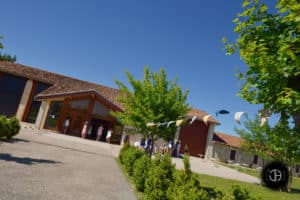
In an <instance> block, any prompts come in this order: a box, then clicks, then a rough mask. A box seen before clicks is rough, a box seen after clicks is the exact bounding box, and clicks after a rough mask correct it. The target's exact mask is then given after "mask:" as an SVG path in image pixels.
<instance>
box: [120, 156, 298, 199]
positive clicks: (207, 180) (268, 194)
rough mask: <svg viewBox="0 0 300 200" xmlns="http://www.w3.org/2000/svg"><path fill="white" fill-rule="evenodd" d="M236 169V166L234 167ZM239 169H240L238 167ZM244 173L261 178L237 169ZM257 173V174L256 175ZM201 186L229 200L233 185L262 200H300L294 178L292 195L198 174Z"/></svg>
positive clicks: (132, 183)
mask: <svg viewBox="0 0 300 200" xmlns="http://www.w3.org/2000/svg"><path fill="white" fill-rule="evenodd" d="M116 161H117V163H118V165H119V166H120V168H121V169H122V172H123V174H124V176H125V177H126V178H127V180H128V182H129V184H130V186H131V189H132V191H133V192H134V193H135V195H136V197H137V199H138V200H143V199H144V197H143V193H142V192H139V191H137V190H136V188H135V186H134V182H133V178H132V177H130V176H128V175H127V174H126V172H125V169H124V166H123V165H121V163H120V161H119V159H116ZM226 166H227V165H226ZM233 167H234V168H236V166H233ZM237 168H238V167H237ZM237 170H239V171H241V172H243V173H247V174H250V175H254V176H259V173H258V172H256V171H255V170H252V169H247V168H242V167H240V168H239V169H237ZM254 172H255V173H254ZM198 175H199V179H200V183H201V185H202V186H203V187H204V188H206V189H208V190H210V189H212V188H215V187H218V188H221V189H223V191H224V192H225V194H226V196H227V198H228V199H229V196H230V193H231V191H232V186H233V185H239V186H241V187H242V188H246V189H247V190H248V191H249V192H250V193H251V194H252V195H255V196H258V197H261V198H262V200H269V199H276V200H299V199H300V179H299V178H294V179H293V184H292V191H291V192H290V193H286V192H279V191H274V190H271V189H269V188H266V187H264V186H261V185H257V184H251V183H245V182H241V181H236V180H230V179H224V178H220V177H215V176H209V175H204V174H198Z"/></svg>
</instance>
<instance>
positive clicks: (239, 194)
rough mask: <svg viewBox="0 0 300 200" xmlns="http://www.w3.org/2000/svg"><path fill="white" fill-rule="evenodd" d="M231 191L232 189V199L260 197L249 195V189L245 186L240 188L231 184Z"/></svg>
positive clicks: (243, 199) (255, 199)
mask: <svg viewBox="0 0 300 200" xmlns="http://www.w3.org/2000/svg"><path fill="white" fill-rule="evenodd" d="M232 188H233V191H232V196H231V199H232V200H259V199H260V198H257V197H254V196H251V195H250V193H249V191H248V190H246V189H245V188H241V187H240V186H238V185H234V186H232Z"/></svg>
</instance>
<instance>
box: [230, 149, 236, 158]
mask: <svg viewBox="0 0 300 200" xmlns="http://www.w3.org/2000/svg"><path fill="white" fill-rule="evenodd" d="M235 154H236V150H230V160H235Z"/></svg>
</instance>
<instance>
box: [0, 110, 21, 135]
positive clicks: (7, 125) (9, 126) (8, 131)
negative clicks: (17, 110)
mask: <svg viewBox="0 0 300 200" xmlns="http://www.w3.org/2000/svg"><path fill="white" fill-rule="evenodd" d="M19 130H20V123H19V120H18V119H17V118H16V117H11V118H6V117H5V116H2V115H1V116H0V139H10V138H12V137H13V136H15V135H17V134H18V133H19Z"/></svg>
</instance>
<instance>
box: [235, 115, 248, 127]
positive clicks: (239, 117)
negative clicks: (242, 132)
mask: <svg viewBox="0 0 300 200" xmlns="http://www.w3.org/2000/svg"><path fill="white" fill-rule="evenodd" d="M243 115H245V116H247V113H246V112H236V113H235V114H234V120H235V121H236V122H237V123H239V124H241V117H242V116H243Z"/></svg>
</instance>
